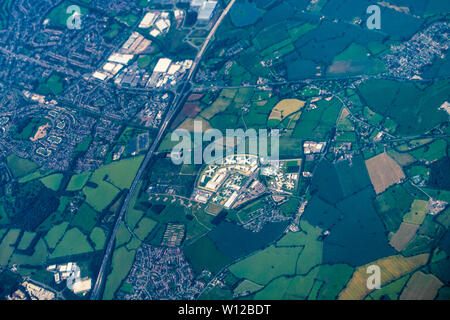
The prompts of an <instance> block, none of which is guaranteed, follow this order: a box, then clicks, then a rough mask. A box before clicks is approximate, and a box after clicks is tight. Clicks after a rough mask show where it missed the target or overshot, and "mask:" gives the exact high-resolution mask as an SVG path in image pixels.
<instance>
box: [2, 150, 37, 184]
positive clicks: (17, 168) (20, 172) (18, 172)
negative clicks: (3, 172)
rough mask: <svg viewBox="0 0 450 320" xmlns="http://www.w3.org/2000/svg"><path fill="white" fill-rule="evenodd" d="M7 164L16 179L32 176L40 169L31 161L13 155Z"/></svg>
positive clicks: (7, 160)
mask: <svg viewBox="0 0 450 320" xmlns="http://www.w3.org/2000/svg"><path fill="white" fill-rule="evenodd" d="M6 164H7V166H8V168H9V170H11V173H12V174H13V176H14V177H16V178H19V177H23V176H25V175H27V174H30V173H31V172H33V171H34V170H36V169H37V168H38V165H37V164H36V163H34V162H32V161H30V160H27V159H23V158H20V157H18V156H16V155H15V154H12V155H10V156H8V157H7V158H6Z"/></svg>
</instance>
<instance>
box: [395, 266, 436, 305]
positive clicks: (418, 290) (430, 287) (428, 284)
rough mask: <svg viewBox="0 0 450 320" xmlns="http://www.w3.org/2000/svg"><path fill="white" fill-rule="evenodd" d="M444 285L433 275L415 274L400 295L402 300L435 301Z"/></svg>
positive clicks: (419, 272) (418, 272)
mask: <svg viewBox="0 0 450 320" xmlns="http://www.w3.org/2000/svg"><path fill="white" fill-rule="evenodd" d="M442 285H443V283H442V282H441V281H440V280H439V279H438V278H436V277H435V276H434V275H432V274H425V273H423V272H421V271H417V272H416V273H414V274H413V275H412V277H411V279H409V281H408V283H407V284H406V288H405V289H404V290H403V292H402V294H401V295H400V300H433V299H434V297H436V295H437V293H438V291H439V289H440V288H441V287H442Z"/></svg>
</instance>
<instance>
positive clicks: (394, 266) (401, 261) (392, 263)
mask: <svg viewBox="0 0 450 320" xmlns="http://www.w3.org/2000/svg"><path fill="white" fill-rule="evenodd" d="M428 256H429V254H427V253H424V254H420V255H417V256H413V257H409V258H405V257H403V256H402V255H396V256H391V257H387V258H383V259H380V260H377V261H375V262H371V263H368V264H366V265H364V266H361V267H359V268H358V269H356V271H355V272H354V273H353V277H352V278H351V279H350V281H349V282H348V283H347V286H346V287H345V288H344V290H342V291H341V293H340V294H339V300H362V299H364V298H365V297H366V296H367V295H368V294H369V293H370V291H371V290H369V289H368V288H367V278H368V277H369V276H370V275H369V274H367V267H368V266H370V265H378V266H379V267H380V269H381V285H382V286H383V285H385V284H388V283H390V282H391V281H394V280H395V279H398V278H400V277H402V276H404V275H406V274H408V273H411V272H412V271H414V270H416V269H417V268H419V267H420V266H423V265H424V264H425V263H426V262H427V260H428Z"/></svg>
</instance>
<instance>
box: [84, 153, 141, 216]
mask: <svg viewBox="0 0 450 320" xmlns="http://www.w3.org/2000/svg"><path fill="white" fill-rule="evenodd" d="M143 158H144V156H143V155H141V156H137V157H133V158H129V159H124V160H120V161H117V162H112V163H110V164H108V165H105V166H103V167H100V168H99V169H97V170H95V171H94V172H93V173H92V175H91V177H90V178H89V182H90V183H91V185H86V186H85V187H84V188H83V192H84V193H85V194H86V202H87V203H88V204H89V205H91V206H92V207H93V208H94V209H95V210H97V211H102V210H103V209H105V208H106V207H107V206H108V205H109V204H110V203H111V201H112V200H113V199H114V198H115V197H116V195H117V194H118V193H119V192H120V190H122V189H126V188H129V187H130V185H131V183H132V181H133V179H134V176H135V175H136V172H137V171H138V169H139V166H140V164H141V162H142V160H143Z"/></svg>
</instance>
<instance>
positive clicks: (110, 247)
mask: <svg viewBox="0 0 450 320" xmlns="http://www.w3.org/2000/svg"><path fill="white" fill-rule="evenodd" d="M235 1H236V0H232V1H231V2H230V3H229V4H228V6H227V7H226V8H225V10H224V11H223V12H222V14H221V16H220V17H219V19H217V21H216V23H215V24H214V26H213V28H212V29H211V31H210V33H209V35H208V37H207V39H206V41H205V43H204V44H203V46H202V49H201V50H200V51H199V52H198V53H197V56H196V57H195V60H194V63H193V65H192V68H191V70H190V72H189V74H188V76H187V77H186V79H185V81H184V83H183V86H182V88H181V90H180V93H178V94H176V95H175V97H174V100H173V103H172V105H171V107H170V108H169V111H168V112H167V115H166V118H165V120H164V123H163V124H162V126H161V128H160V130H159V132H158V135H157V136H156V138H155V140H154V142H153V144H152V146H151V147H150V149H149V151H148V152H147V154H146V155H145V158H144V160H143V161H142V164H141V166H140V168H139V170H138V172H137V174H136V176H135V177H134V180H133V182H132V184H131V186H130V189H129V191H128V193H127V195H126V197H125V200H124V202H123V204H122V207H121V208H120V211H119V214H118V216H117V219H116V222H115V225H114V228H113V229H112V232H111V233H110V236H109V241H108V244H107V246H106V250H105V255H104V256H103V260H102V264H101V266H100V270H99V273H98V276H97V280H96V282H95V285H94V288H93V289H92V293H91V300H98V299H99V298H100V294H101V292H102V287H103V286H102V285H103V281H104V278H105V271H106V270H107V267H108V265H109V264H108V262H109V260H110V256H111V254H112V253H113V251H114V244H115V238H116V234H117V230H118V229H119V226H120V221H122V219H123V217H124V216H125V213H126V212H127V209H128V206H129V204H130V201H131V199H132V197H133V194H134V192H135V191H136V187H137V185H138V183H139V180H140V179H141V177H142V174H143V173H144V170H145V169H146V168H147V165H148V163H149V162H150V160H151V158H152V157H153V154H154V152H155V151H156V150H157V148H158V146H159V144H160V142H161V139H162V138H163V137H164V133H165V131H166V129H167V127H168V125H169V123H170V121H171V120H172V118H173V117H174V115H176V113H177V111H178V109H179V107H180V106H181V103H182V102H183V100H184V99H183V98H184V96H185V95H186V93H185V91H186V87H187V85H188V84H190V82H191V78H192V76H193V75H194V74H195V70H196V68H197V67H198V65H199V63H200V61H201V59H202V57H203V54H204V52H205V51H206V48H207V46H208V43H209V41H210V40H211V39H212V37H213V36H214V33H215V32H216V30H217V28H218V27H219V25H220V23H221V22H222V20H223V18H224V17H225V16H226V14H227V13H228V12H229V11H230V9H231V7H232V6H233V4H234V2H235Z"/></svg>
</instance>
